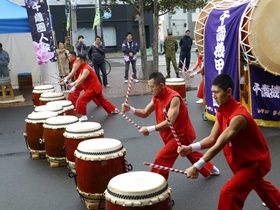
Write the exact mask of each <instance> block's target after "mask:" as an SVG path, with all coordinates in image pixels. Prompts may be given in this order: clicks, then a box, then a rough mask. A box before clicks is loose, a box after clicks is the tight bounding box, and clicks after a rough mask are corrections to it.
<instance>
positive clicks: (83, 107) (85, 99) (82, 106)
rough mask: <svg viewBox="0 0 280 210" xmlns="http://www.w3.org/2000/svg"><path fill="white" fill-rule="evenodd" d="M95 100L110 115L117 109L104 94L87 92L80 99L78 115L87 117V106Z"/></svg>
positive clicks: (92, 91)
mask: <svg viewBox="0 0 280 210" xmlns="http://www.w3.org/2000/svg"><path fill="white" fill-rule="evenodd" d="M93 99H96V100H97V101H98V102H99V103H100V105H101V106H102V107H103V109H104V110H105V111H106V112H107V113H108V114H111V113H112V111H114V110H115V108H116V107H115V106H114V105H113V104H112V103H111V102H110V101H108V100H107V99H105V98H104V96H103V94H102V92H100V93H95V91H94V90H86V91H85V92H84V94H83V95H81V96H80V98H79V99H78V105H77V109H76V113H77V114H81V115H86V113H87V104H88V103H89V102H90V101H91V100H93Z"/></svg>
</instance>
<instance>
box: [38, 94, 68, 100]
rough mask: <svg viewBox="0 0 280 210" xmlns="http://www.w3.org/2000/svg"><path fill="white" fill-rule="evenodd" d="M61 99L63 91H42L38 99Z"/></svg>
mask: <svg viewBox="0 0 280 210" xmlns="http://www.w3.org/2000/svg"><path fill="white" fill-rule="evenodd" d="M60 98H61V99H62V98H64V94H63V93H57V92H46V93H42V94H41V96H40V100H41V101H45V100H46V101H49V100H52V99H60Z"/></svg>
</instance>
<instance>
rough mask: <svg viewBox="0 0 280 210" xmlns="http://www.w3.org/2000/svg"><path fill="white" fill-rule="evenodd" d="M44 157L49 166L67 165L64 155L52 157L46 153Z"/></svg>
mask: <svg viewBox="0 0 280 210" xmlns="http://www.w3.org/2000/svg"><path fill="white" fill-rule="evenodd" d="M46 158H47V160H48V161H49V163H50V167H51V168H57V167H62V166H67V162H66V158H65V157H61V158H53V157H50V156H48V155H46Z"/></svg>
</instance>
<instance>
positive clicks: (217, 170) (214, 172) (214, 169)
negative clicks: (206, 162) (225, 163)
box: [210, 166, 220, 176]
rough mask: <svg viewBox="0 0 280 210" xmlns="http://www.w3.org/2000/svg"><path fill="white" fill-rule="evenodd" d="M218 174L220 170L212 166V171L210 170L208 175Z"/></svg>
mask: <svg viewBox="0 0 280 210" xmlns="http://www.w3.org/2000/svg"><path fill="white" fill-rule="evenodd" d="M219 175H220V170H219V169H218V168H217V167H216V166H214V167H213V169H212V171H211V172H210V176H219Z"/></svg>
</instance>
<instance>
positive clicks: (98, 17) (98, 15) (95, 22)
mask: <svg viewBox="0 0 280 210" xmlns="http://www.w3.org/2000/svg"><path fill="white" fill-rule="evenodd" d="M99 24H100V10H99V8H98V9H97V10H96V13H95V17H94V22H93V25H92V30H94V28H95V26H97V25H99Z"/></svg>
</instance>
